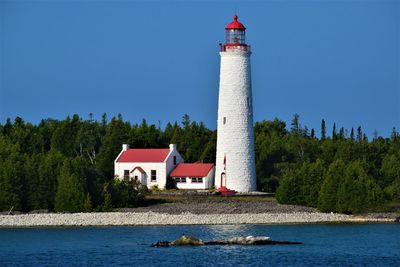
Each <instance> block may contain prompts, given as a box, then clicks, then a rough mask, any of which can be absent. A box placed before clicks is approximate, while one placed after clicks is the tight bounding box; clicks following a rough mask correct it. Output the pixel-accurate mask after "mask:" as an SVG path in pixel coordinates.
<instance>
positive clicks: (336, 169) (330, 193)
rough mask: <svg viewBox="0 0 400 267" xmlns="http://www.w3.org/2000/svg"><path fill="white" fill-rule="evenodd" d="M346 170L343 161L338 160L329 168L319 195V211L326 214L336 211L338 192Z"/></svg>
mask: <svg viewBox="0 0 400 267" xmlns="http://www.w3.org/2000/svg"><path fill="white" fill-rule="evenodd" d="M345 168H346V165H345V164H344V162H343V161H342V160H336V161H334V162H333V163H332V164H331V165H330V166H329V169H328V172H327V174H326V177H325V180H324V182H323V184H322V186H321V191H320V193H319V199H318V209H319V210H321V211H324V212H329V211H336V202H337V195H338V190H339V187H340V185H341V183H342V180H343V177H344V171H345Z"/></svg>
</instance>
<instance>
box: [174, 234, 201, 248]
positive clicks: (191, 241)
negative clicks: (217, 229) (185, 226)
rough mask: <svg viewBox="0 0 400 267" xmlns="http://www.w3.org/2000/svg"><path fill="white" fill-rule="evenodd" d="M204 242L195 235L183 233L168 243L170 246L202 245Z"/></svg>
mask: <svg viewBox="0 0 400 267" xmlns="http://www.w3.org/2000/svg"><path fill="white" fill-rule="evenodd" d="M202 245H204V242H203V241H202V240H201V239H198V238H196V237H192V236H187V235H185V234H183V235H182V236H181V237H180V238H179V239H177V240H175V241H173V242H171V243H170V246H202Z"/></svg>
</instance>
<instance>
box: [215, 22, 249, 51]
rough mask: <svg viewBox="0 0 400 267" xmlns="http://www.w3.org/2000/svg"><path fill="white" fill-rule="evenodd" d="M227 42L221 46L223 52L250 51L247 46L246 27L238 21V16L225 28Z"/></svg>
mask: <svg viewBox="0 0 400 267" xmlns="http://www.w3.org/2000/svg"><path fill="white" fill-rule="evenodd" d="M225 30H226V42H225V44H220V46H221V51H237V50H242V51H250V46H249V45H247V44H246V27H244V25H243V24H242V23H240V22H239V21H238V16H237V15H235V16H233V21H232V22H231V23H229V24H228V26H226V27H225Z"/></svg>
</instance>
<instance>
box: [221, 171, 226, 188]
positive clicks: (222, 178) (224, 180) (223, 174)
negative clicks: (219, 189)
mask: <svg viewBox="0 0 400 267" xmlns="http://www.w3.org/2000/svg"><path fill="white" fill-rule="evenodd" d="M221 186H226V174H225V173H224V172H223V173H221Z"/></svg>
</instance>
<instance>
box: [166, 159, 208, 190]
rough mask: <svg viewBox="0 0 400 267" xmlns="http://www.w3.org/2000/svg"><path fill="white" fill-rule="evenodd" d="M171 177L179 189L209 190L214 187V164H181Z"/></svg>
mask: <svg viewBox="0 0 400 267" xmlns="http://www.w3.org/2000/svg"><path fill="white" fill-rule="evenodd" d="M169 176H170V177H171V178H172V179H174V180H175V182H176V187H177V188H178V189H194V190H201V189H208V188H211V187H212V186H213V185H214V164H212V163H180V164H178V165H177V166H176V168H175V169H174V170H173V171H172V172H171V173H170V175H169Z"/></svg>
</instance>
